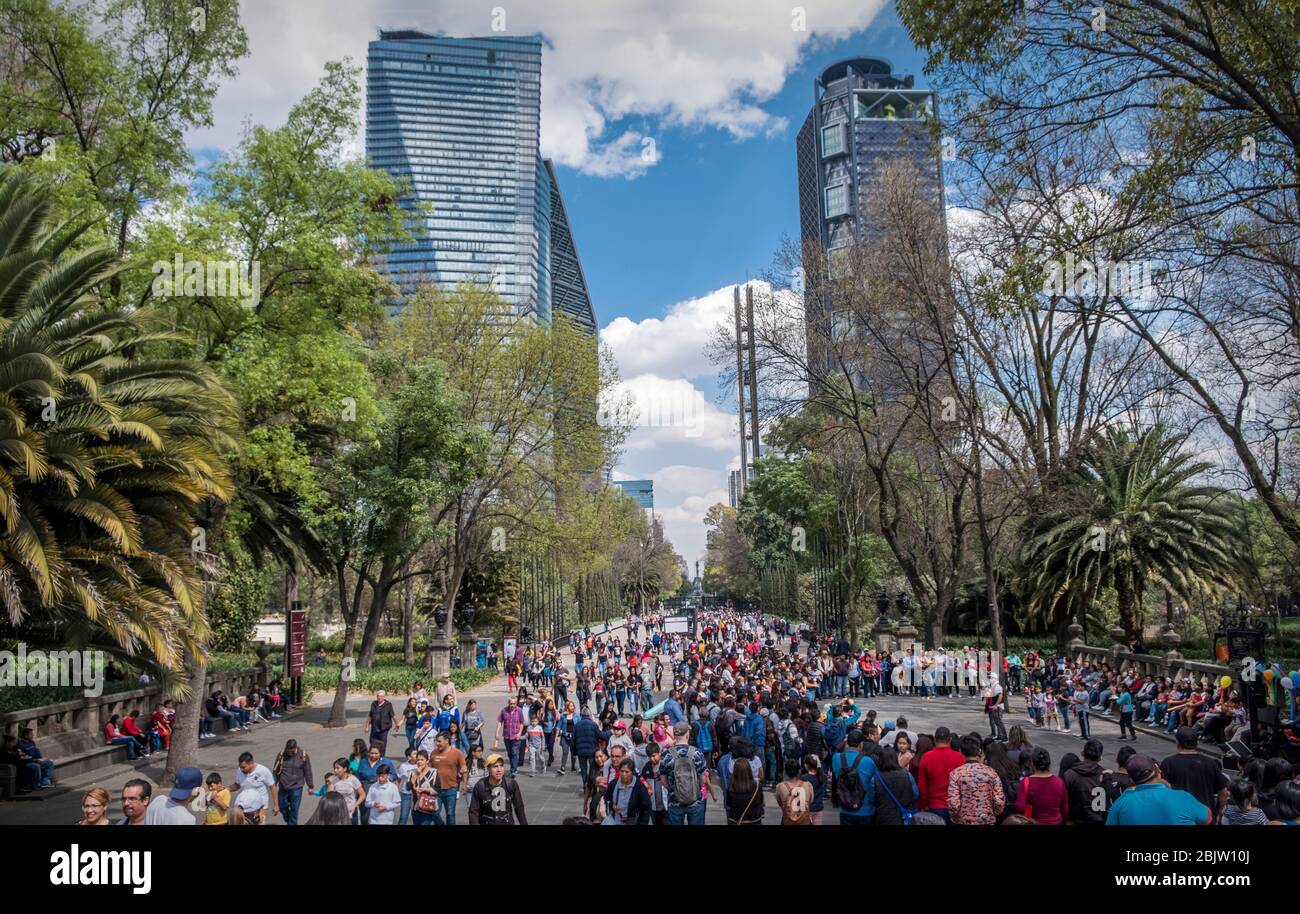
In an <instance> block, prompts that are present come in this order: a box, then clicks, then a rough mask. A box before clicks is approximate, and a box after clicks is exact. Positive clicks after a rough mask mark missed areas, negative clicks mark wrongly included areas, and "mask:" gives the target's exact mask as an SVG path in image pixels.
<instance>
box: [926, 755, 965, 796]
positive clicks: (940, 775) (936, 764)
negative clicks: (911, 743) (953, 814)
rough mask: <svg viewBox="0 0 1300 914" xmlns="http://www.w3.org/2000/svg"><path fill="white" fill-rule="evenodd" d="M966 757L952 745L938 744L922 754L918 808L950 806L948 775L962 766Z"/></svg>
mask: <svg viewBox="0 0 1300 914" xmlns="http://www.w3.org/2000/svg"><path fill="white" fill-rule="evenodd" d="M965 762H966V757H965V756H964V755H962V754H961V753H960V752H958V751H957V750H956V749H953V748H952V747H951V746H936V747H934V748H933V749H931V750H930V751H929V752H927V753H926V754H925V755H923V756H921V764H920V766H919V767H918V769H917V772H918V773H917V778H916V788H917V791H918V792H919V793H920V794H921V798H920V800H919V801H918V802H917V808H918V809H947V808H948V775H950V774H952V773H953V771H955V770H956V769H958V768H960V767H961V766H962V765H963V764H965Z"/></svg>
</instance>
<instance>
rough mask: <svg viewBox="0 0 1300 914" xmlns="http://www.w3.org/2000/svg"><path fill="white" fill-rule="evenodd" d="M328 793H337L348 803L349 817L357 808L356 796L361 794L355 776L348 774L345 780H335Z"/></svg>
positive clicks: (359, 785) (359, 784)
mask: <svg viewBox="0 0 1300 914" xmlns="http://www.w3.org/2000/svg"><path fill="white" fill-rule="evenodd" d="M330 792H331V793H337V794H338V795H339V796H341V797H342V798H343V799H345V800H347V801H348V814H349V815H351V813H352V811H353V810H355V809H356V808H357V799H358V796H357V795H358V794H360V793H361V782H360V781H359V780H357V776H356V775H355V774H349V775H348V776H347V777H345V778H336V779H335V781H334V785H333V786H332V787H331V788H330ZM399 799H400V798H399Z"/></svg>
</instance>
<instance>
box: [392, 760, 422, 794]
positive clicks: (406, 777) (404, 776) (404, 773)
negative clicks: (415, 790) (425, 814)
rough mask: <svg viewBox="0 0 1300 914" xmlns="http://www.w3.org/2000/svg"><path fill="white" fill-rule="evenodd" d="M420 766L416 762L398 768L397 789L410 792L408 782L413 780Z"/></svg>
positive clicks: (406, 763)
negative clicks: (412, 776) (412, 777)
mask: <svg viewBox="0 0 1300 914" xmlns="http://www.w3.org/2000/svg"><path fill="white" fill-rule="evenodd" d="M419 767H420V766H419V765H417V764H415V763H414V762H402V764H400V765H398V766H397V789H398V790H399V791H406V790H408V787H407V782H408V781H410V780H411V775H413V774H414V773H415V772H416V769H418V768H419Z"/></svg>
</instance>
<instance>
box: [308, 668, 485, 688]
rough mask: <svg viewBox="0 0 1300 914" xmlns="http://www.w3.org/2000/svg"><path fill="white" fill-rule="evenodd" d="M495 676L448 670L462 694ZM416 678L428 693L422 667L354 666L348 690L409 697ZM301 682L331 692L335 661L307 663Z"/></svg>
mask: <svg viewBox="0 0 1300 914" xmlns="http://www.w3.org/2000/svg"><path fill="white" fill-rule="evenodd" d="M496 675H497V674H496V673H495V672H493V671H491V670H480V669H478V668H477V667H475V668H470V669H456V670H452V671H451V681H452V682H454V683H455V684H456V688H457V689H459V690H460V691H465V690H466V689H472V688H474V687H475V686H478V685H482V684H483V683H485V682H488V681H490V680H491V679H493V678H494V677H495V676H496ZM417 679H419V680H421V681H423V682H424V684H425V685H426V686H428V687H429V688H430V691H432V687H433V680H432V678H431V677H430V676H429V671H428V670H426V669H425V668H424V666H423V665H421V664H418V663H400V662H394V661H386V660H379V661H376V663H375V665H374V666H372V667H370V668H369V669H366V668H365V667H360V666H359V667H356V669H355V671H354V674H353V677H352V681H351V683H350V686H349V687H350V688H352V689H355V690H357V691H359V692H377V691H378V690H380V689H383V690H384V691H385V692H391V693H393V694H394V695H409V694H410V693H411V686H412V685H413V684H414V683H415V681H416V680H417ZM302 683H303V689H304V690H306V691H311V692H333V691H334V690H335V689H336V688H337V687H338V684H339V664H338V662H337V661H334V662H331V663H326V664H325V665H324V666H313V665H311V664H308V665H307V671H306V673H304V674H303V677H302Z"/></svg>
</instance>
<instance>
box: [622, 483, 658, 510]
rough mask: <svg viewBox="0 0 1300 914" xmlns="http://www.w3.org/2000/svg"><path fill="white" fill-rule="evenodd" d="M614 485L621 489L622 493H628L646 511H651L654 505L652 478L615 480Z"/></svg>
mask: <svg viewBox="0 0 1300 914" xmlns="http://www.w3.org/2000/svg"><path fill="white" fill-rule="evenodd" d="M614 485H616V486H618V487H619V488H620V489H622V490H623V494H624V495H628V496H630V497H632V498H633V499H635V500H636V503H637V504H638V505H640V506H641V507H642V508H645V509H646V510H647V511H653V510H654V507H655V483H654V480H653V479H624V480H620V481H618V482H615V483H614Z"/></svg>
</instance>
